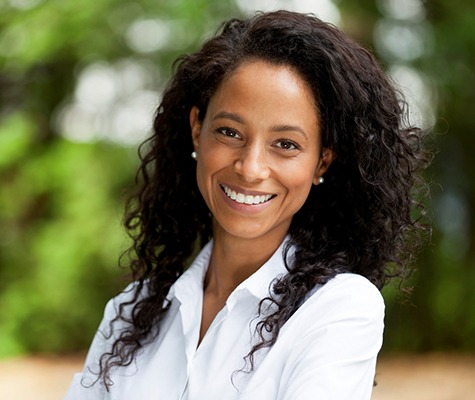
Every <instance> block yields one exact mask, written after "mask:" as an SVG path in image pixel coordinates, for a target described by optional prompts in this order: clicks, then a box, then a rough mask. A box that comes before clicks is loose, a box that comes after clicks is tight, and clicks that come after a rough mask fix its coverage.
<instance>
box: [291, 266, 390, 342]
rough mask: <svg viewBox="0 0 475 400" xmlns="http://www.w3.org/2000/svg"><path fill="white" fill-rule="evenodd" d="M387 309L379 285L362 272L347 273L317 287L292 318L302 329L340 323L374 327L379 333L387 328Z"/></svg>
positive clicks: (322, 327) (301, 330)
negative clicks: (385, 314)
mask: <svg viewBox="0 0 475 400" xmlns="http://www.w3.org/2000/svg"><path fill="white" fill-rule="evenodd" d="M384 309H385V306H384V300H383V297H382V295H381V293H380V291H379V290H378V288H376V286H374V285H373V284H372V283H371V282H370V281H369V280H368V279H366V278H364V277H362V276H360V275H356V274H351V273H345V274H339V275H337V276H335V277H334V278H332V279H331V280H329V281H328V282H327V283H326V284H324V285H318V286H317V287H315V289H313V290H312V291H311V292H310V293H309V295H308V296H307V298H306V301H305V302H304V303H303V304H302V305H301V306H300V308H299V309H298V310H297V311H296V313H295V314H294V316H293V317H292V318H291V319H293V320H294V321H293V323H292V325H295V326H298V327H299V331H300V332H305V331H315V330H320V329H325V330H327V327H328V326H335V327H336V326H339V327H342V328H343V327H346V328H349V327H352V328H353V329H358V328H361V329H364V330H366V329H368V328H369V327H371V328H372V330H373V329H374V331H375V333H376V334H379V333H381V332H382V330H383V328H384ZM289 322H291V321H290V320H289Z"/></svg>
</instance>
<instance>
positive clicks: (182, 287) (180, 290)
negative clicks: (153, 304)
mask: <svg viewBox="0 0 475 400" xmlns="http://www.w3.org/2000/svg"><path fill="white" fill-rule="evenodd" d="M212 250H213V241H212V240H211V241H209V242H208V243H207V244H206V245H205V246H204V247H203V248H202V249H201V251H200V252H199V254H198V256H196V258H195V259H194V261H193V263H192V264H191V265H190V267H189V268H188V269H187V270H186V271H185V272H184V273H183V274H182V275H181V276H180V277H179V278H178V279H177V281H176V282H175V283H174V284H173V286H172V287H171V289H170V292H169V294H168V300H171V299H172V298H173V297H175V298H177V299H178V300H179V301H180V302H181V303H183V300H184V299H185V298H190V296H191V298H195V299H196V298H200V297H201V296H202V293H203V282H204V278H205V275H206V271H207V270H208V265H209V260H210V258H211V251H212Z"/></svg>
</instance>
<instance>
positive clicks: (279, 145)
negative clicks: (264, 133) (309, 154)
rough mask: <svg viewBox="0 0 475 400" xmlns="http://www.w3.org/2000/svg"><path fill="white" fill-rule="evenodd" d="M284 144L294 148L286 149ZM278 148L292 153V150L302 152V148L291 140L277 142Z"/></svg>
mask: <svg viewBox="0 0 475 400" xmlns="http://www.w3.org/2000/svg"><path fill="white" fill-rule="evenodd" d="M283 144H286V145H290V146H292V148H290V149H289V148H285V147H284V146H283ZM276 147H278V148H279V149H282V150H287V151H291V150H300V146H299V145H298V144H297V143H295V142H293V141H292V140H289V139H282V140H279V141H277V142H276Z"/></svg>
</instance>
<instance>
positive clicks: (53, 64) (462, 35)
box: [0, 0, 475, 356]
mask: <svg viewBox="0 0 475 400" xmlns="http://www.w3.org/2000/svg"><path fill="white" fill-rule="evenodd" d="M387 1H388V2H389V0H387ZM407 1H409V0H407ZM407 1H405V2H404V3H407ZM382 2H383V0H380V1H372V0H371V1H370V0H363V1H361V2H358V3H355V2H352V1H350V0H340V1H338V2H335V3H336V4H337V5H338V7H339V10H340V12H341V16H342V26H343V28H344V29H345V30H346V31H347V32H349V33H350V34H351V35H352V36H354V37H356V38H357V39H359V40H361V41H362V42H364V43H365V44H367V45H368V46H370V47H372V46H373V43H374V41H375V36H374V32H375V30H376V29H377V26H378V23H379V22H380V21H381V20H382V19H384V18H386V20H390V19H391V18H393V19H394V18H395V17H394V16H393V17H391V16H388V15H386V16H385V15H383V14H384V13H383V12H382V11H381V4H382ZM409 2H410V1H409ZM425 9H426V19H425V23H426V24H430V29H429V32H430V35H431V36H430V41H429V42H430V49H429V50H428V51H426V52H425V53H424V54H423V55H421V56H419V57H415V58H413V59H411V60H405V61H404V63H405V65H406V66H407V65H408V66H410V67H411V68H414V69H416V70H418V71H419V72H420V73H422V74H423V75H424V76H425V77H426V78H427V80H428V81H430V83H431V85H433V86H434V87H435V88H437V91H436V93H437V99H436V100H437V101H436V102H435V103H436V104H437V107H438V108H437V110H436V124H435V132H436V133H437V134H438V135H437V143H438V146H439V148H440V154H439V155H438V157H437V161H436V163H435V164H434V166H433V168H432V169H431V170H430V171H429V174H428V177H429V179H430V180H431V181H432V182H433V184H432V192H433V200H432V202H431V203H430V204H428V207H429V212H430V214H431V215H432V218H433V222H434V235H433V244H432V245H431V246H430V247H429V249H428V250H427V251H425V252H424V253H423V254H422V257H421V259H420V261H419V263H418V271H417V273H416V274H415V275H414V276H413V279H412V282H411V283H412V284H413V286H414V292H413V295H412V297H410V298H409V299H408V300H406V302H404V301H401V299H403V296H401V295H400V294H399V292H398V290H396V289H394V287H389V288H387V289H386V290H385V292H384V294H385V296H386V299H387V303H388V313H387V315H388V316H387V330H386V349H389V350H391V349H404V350H433V349H455V350H464V349H471V350H474V349H475V268H474V266H475V262H474V261H475V246H474V239H473V238H474V237H475V235H474V230H475V209H474V208H475V194H474V185H473V182H475V165H474V161H473V158H471V154H472V153H473V152H474V151H475V139H474V135H473V132H474V131H475V119H474V118H473V117H472V114H473V111H472V109H473V101H474V100H475V73H474V68H475V39H474V38H475V19H474V18H475V5H474V4H472V3H470V2H460V1H454V2H444V1H442V0H432V1H430V2H427V3H425ZM240 12H241V11H240V10H239V7H238V6H237V5H236V4H235V3H234V2H233V1H218V0H215V1H209V0H206V1H205V0H193V1H192V0H177V1H166V0H153V1H152V0H136V1H131V0H83V1H81V2H72V1H64V0H3V1H2V2H0V356H7V355H13V354H18V353H24V352H34V351H48V352H65V351H76V350H82V349H85V348H87V347H88V345H89V342H90V340H91V337H92V335H93V333H94V331H95V329H96V327H97V324H98V322H99V320H100V318H101V314H102V310H103V307H104V305H105V302H106V301H107V299H108V298H110V297H112V296H113V295H114V294H116V293H117V291H119V290H120V289H121V288H122V287H123V286H124V284H125V282H124V278H123V276H124V275H125V272H124V271H121V270H120V269H118V267H117V264H118V263H117V260H118V257H119V255H120V254H121V252H122V251H124V250H125V249H126V248H127V247H128V245H129V244H130V243H129V241H128V238H127V237H126V235H125V233H124V231H123V229H122V228H121V216H122V212H123V205H124V191H125V189H126V188H127V187H128V186H129V185H130V184H131V183H132V182H133V175H134V172H135V168H136V165H137V156H136V147H137V146H136V144H131V143H133V140H132V141H128V142H127V143H128V144H124V143H125V142H120V141H118V142H117V141H114V140H113V139H111V138H113V135H112V136H111V135H110V132H105V131H108V130H109V131H110V130H113V129H112V128H111V125H100V124H99V125H97V124H96V125H95V126H96V128H95V129H97V130H99V131H101V130H102V133H104V136H103V137H101V136H100V135H96V136H94V135H92V136H90V137H88V140H77V139H78V137H77V136H74V135H71V134H70V132H69V131H70V130H71V131H72V130H73V127H72V126H68V124H65V123H63V124H61V123H60V121H61V115H62V112H63V111H64V110H65V109H67V106H68V105H71V104H74V102H75V101H78V100H77V98H78V96H79V95H78V82H80V79H81V76H82V75H81V74H82V73H83V72H84V71H85V70H87V67H88V66H90V65H106V66H107V65H108V66H112V67H114V66H117V65H119V64H120V63H122V64H124V62H129V63H135V64H136V65H142V66H144V65H145V66H146V67H147V68H148V69H149V70H150V66H152V67H151V69H152V70H153V71H152V73H149V75H148V77H147V79H145V80H144V82H145V83H144V84H143V85H144V87H143V88H142V89H146V90H149V91H153V92H154V93H156V97H157V101H158V97H159V92H160V90H161V89H162V88H163V86H164V84H165V83H166V79H167V77H168V76H169V75H170V71H171V64H172V62H173V60H174V59H175V58H176V57H177V56H178V55H180V54H183V53H185V52H187V51H189V50H190V49H193V48H196V47H197V45H198V43H200V42H201V41H202V40H203V38H204V37H206V36H208V35H209V34H210V33H211V32H213V31H215V29H216V26H217V25H218V22H219V21H222V20H223V19H225V18H228V17H230V16H236V15H239V13H240ZM137 21H142V22H144V24H142V25H140V24H136V22H137ZM147 21H151V24H148V25H147ZM157 21H158V22H157ZM378 21H379V22H378ZM404 23H407V21H406V22H404ZM134 24H136V25H134ZM147 26H148V27H149V28H150V27H152V28H153V29H155V30H156V31H155V32H161V31H160V29H162V30H163V29H164V28H163V27H164V26H165V28H166V29H165V30H163V32H162V33H163V36H164V38H165V39H164V40H162V43H161V44H160V43H159V44H157V43H156V42H155V45H156V47H155V48H154V47H153V45H154V43H153V42H152V44H151V45H149V46H148V47H147V38H146V37H145V36H143V37H142V36H140V34H141V32H142V31H140V29H143V28H144V27H147ZM134 27H135V28H137V29H136V34H135V36H134V29H135V28H134ZM157 29H158V30H157ZM137 32H138V36H137ZM134 37H135V39H134ZM137 37H138V38H139V39H138V42H137ZM134 40H135V42H134ZM134 43H135V44H134ZM375 47H376V48H377V46H375ZM386 56H387V55H386ZM381 58H382V61H383V63H384V64H385V66H387V67H388V68H390V67H391V65H394V64H396V63H397V62H398V61H397V60H395V59H391V57H386V58H385V57H384V54H381ZM122 64H120V65H122ZM125 83H127V82H125ZM126 97H127V96H126ZM93 106H94V105H93ZM111 110H112V109H110V110H109V109H107V110H106V111H104V113H105V114H106V115H107V114H108V113H109V114H110V113H112V111H111ZM151 119H152V115H150V121H151ZM77 120H79V121H81V120H82V119H81V116H80V117H77V118H76V122H77ZM66 121H68V120H66ZM63 122H64V121H63ZM87 126H88V125H86V128H87ZM97 126H99V128H97ZM86 133H87V132H86ZM96 133H97V132H96ZM120 143H122V144H120Z"/></svg>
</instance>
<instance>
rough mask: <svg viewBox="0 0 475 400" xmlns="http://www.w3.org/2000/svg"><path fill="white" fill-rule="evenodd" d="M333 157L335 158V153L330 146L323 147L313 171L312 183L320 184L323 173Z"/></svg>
mask: <svg viewBox="0 0 475 400" xmlns="http://www.w3.org/2000/svg"><path fill="white" fill-rule="evenodd" d="M334 158H335V153H334V152H333V150H332V149H330V148H324V149H323V151H322V156H321V157H320V161H319V163H318V167H317V169H316V171H315V176H314V177H313V184H314V185H321V184H322V183H323V174H325V172H327V170H328V168H329V167H330V165H331V163H332V162H333V160H334Z"/></svg>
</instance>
